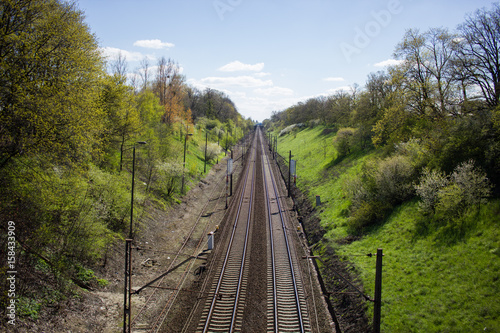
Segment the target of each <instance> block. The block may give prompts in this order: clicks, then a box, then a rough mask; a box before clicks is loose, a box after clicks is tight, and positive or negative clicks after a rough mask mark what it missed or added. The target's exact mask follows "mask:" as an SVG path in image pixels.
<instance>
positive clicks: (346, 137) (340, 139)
mask: <svg viewBox="0 0 500 333" xmlns="http://www.w3.org/2000/svg"><path fill="white" fill-rule="evenodd" d="M355 134H356V129H355V128H350V127H346V128H341V129H339V130H338V132H337V135H336V136H335V138H334V139H333V145H334V147H335V149H337V152H338V157H344V156H346V155H347V154H349V153H350V152H351V149H352V147H353V145H354V138H355Z"/></svg>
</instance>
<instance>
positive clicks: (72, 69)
mask: <svg viewBox="0 0 500 333" xmlns="http://www.w3.org/2000/svg"><path fill="white" fill-rule="evenodd" d="M0 13H2V14H1V16H0V137H1V140H0V168H3V167H4V166H5V165H6V164H7V163H8V162H9V161H10V160H11V159H12V158H13V157H15V156H19V155H25V154H30V153H44V154H46V155H47V156H49V155H50V156H52V157H54V158H55V157H56V156H57V159H58V160H67V161H69V160H72V161H77V160H80V159H85V158H88V157H91V156H93V155H97V154H98V153H99V147H100V145H99V134H100V131H101V127H100V126H101V125H100V124H102V121H101V119H102V116H103V115H102V113H101V112H100V110H99V109H98V108H97V107H96V104H95V103H94V100H95V99H96V94H97V90H96V87H97V86H98V84H97V83H98V79H99V76H101V75H102V74H103V61H102V58H101V55H100V52H99V49H98V44H97V41H96V39H95V37H94V36H93V35H92V34H91V33H90V31H89V28H88V27H87V26H86V25H85V23H84V22H83V14H82V13H81V12H80V11H78V10H76V9H75V7H74V5H71V4H68V3H62V2H60V1H56V0H29V1H28V0H7V1H2V2H1V3H0Z"/></svg>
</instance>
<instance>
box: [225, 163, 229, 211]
mask: <svg viewBox="0 0 500 333" xmlns="http://www.w3.org/2000/svg"><path fill="white" fill-rule="evenodd" d="M226 172H227V171H226ZM228 182H229V175H227V174H226V209H227V194H228V193H227V192H228Z"/></svg>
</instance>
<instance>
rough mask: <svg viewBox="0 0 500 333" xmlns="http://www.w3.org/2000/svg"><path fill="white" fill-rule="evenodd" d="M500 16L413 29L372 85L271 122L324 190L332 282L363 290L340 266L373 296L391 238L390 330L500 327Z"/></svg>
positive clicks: (385, 323) (313, 184)
mask: <svg viewBox="0 0 500 333" xmlns="http://www.w3.org/2000/svg"><path fill="white" fill-rule="evenodd" d="M498 22H500V7H499V6H498V5H493V7H492V8H491V9H481V10H478V11H477V12H476V13H474V14H471V15H468V16H467V17H466V20H465V22H464V23H463V24H462V25H460V26H459V27H458V29H457V31H456V32H450V31H449V30H448V29H445V28H439V29H429V30H428V31H427V32H424V33H422V32H420V31H417V30H408V32H407V33H406V34H405V36H404V38H403V40H402V41H401V42H400V43H399V44H398V45H397V47H396V52H395V56H396V57H397V58H398V59H399V60H400V61H401V62H400V64H399V65H396V66H393V67H390V68H389V69H388V70H387V71H384V72H378V73H374V74H371V75H370V76H369V77H368V81H367V83H366V86H365V88H364V89H359V88H358V87H353V88H352V90H351V91H350V92H345V91H344V92H339V93H337V94H335V95H333V96H329V97H320V98H313V99H310V100H308V101H306V102H303V103H299V104H297V105H295V106H293V107H290V108H288V109H286V110H283V111H281V112H276V113H274V114H273V117H272V118H271V119H270V120H267V121H265V122H264V124H265V126H266V129H267V130H268V132H269V133H271V134H272V135H275V136H278V151H279V152H280V153H281V154H282V155H283V156H288V152H289V151H291V152H292V154H293V155H294V159H296V160H297V161H298V168H297V169H298V172H297V173H298V180H297V186H298V187H299V189H301V190H302V191H304V192H305V193H307V195H308V196H309V201H310V202H312V203H314V201H315V200H314V197H315V196H316V195H320V196H321V202H322V205H321V206H320V207H316V208H315V211H314V213H313V215H314V216H313V220H314V219H315V218H317V219H318V220H319V221H320V222H319V223H320V226H318V225H316V226H315V225H314V224H307V223H305V227H306V229H307V227H309V228H310V229H313V230H309V232H310V233H312V234H314V240H313V238H312V237H311V238H310V240H313V242H316V241H317V240H318V237H317V235H318V230H319V234H320V235H322V237H320V238H319V239H320V240H319V242H317V243H314V244H311V245H314V246H313V250H314V251H315V253H316V254H317V255H320V256H321V257H322V258H323V260H325V264H322V265H321V269H322V270H323V273H324V276H325V277H327V279H328V281H327V286H328V287H329V288H330V290H332V291H335V292H339V291H346V292H352V291H353V290H352V289H350V288H347V287H346V288H344V287H343V286H340V285H341V283H340V282H339V280H338V279H337V278H335V275H334V274H333V270H332V269H334V268H338V267H340V268H341V269H343V273H344V274H346V275H349V276H350V277H351V278H352V279H354V280H356V279H359V282H360V283H359V285H360V287H361V288H363V289H364V290H365V292H366V293H367V294H369V295H371V296H373V285H374V270H375V261H374V260H373V259H372V258H370V257H366V254H368V253H374V252H375V251H376V249H377V248H383V249H384V253H385V257H384V263H385V264H384V278H383V281H384V284H383V309H382V330H383V331H386V332H469V331H479V330H481V331H491V332H495V331H498V330H499V329H500V328H499V326H498V323H499V322H500V321H499V319H500V318H499V313H500V312H499V311H498V310H499V309H498V307H497V306H496V305H495V304H496V303H497V302H496V298H498V296H499V295H500V294H499V288H500V281H499V277H500V275H499V269H500V258H499V251H500V250H499V248H500V229H499V225H498V221H499V220H498V213H499V212H500V202H499V201H498V193H499V189H500V187H499V185H500V179H499V178H498V177H499V175H500V170H499V169H498V167H499V165H500V164H499V163H498V162H499V156H500V150H499V149H498V148H499V147H500V144H499V143H500V127H499V121H498V119H499V97H500V96H499V92H500V89H498V87H500V81H499V80H498V78H499V77H500V76H499V74H500V73H499V72H498V68H500V67H499V66H498V63H497V59H499V55H500V54H499V52H500V50H498V48H495V46H494V45H496V42H497V41H498V40H499V39H500V35H499V33H498V32H499V31H500V30H498V29H497V27H498ZM359 255H365V256H359ZM339 260H340V261H339ZM337 262H340V264H337ZM355 283H356V282H355ZM339 286H340V287H339ZM339 288H340V290H339ZM331 299H332V300H333V301H334V303H335V305H336V306H337V307H338V308H343V307H345V308H348V307H349V306H351V305H352V303H353V299H351V298H349V297H348V296H347V295H346V294H337V293H334V294H332V296H331ZM359 299H361V300H362V298H359ZM359 299H358V300H359ZM366 309H367V310H366V311H367V312H366V314H367V316H368V317H369V318H370V317H371V315H372V313H371V311H372V310H371V304H368V303H366ZM343 315H344V313H343V312H341V315H340V316H343ZM341 321H342V318H341ZM343 324H345V325H346V326H345V327H344V328H343V329H344V330H345V331H347V332H356V331H359V327H360V326H358V327H356V325H355V323H354V324H353V323H347V322H344V323H343Z"/></svg>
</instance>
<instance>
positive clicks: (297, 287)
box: [261, 143, 311, 332]
mask: <svg viewBox="0 0 500 333" xmlns="http://www.w3.org/2000/svg"><path fill="white" fill-rule="evenodd" d="M261 144H262V143H261ZM262 151H265V149H264V147H263V146H262ZM262 167H263V174H264V185H265V196H266V206H267V217H268V233H269V245H270V246H269V247H268V248H269V251H268V279H267V280H268V316H267V317H268V331H269V332H306V331H307V332H308V331H310V330H311V328H310V324H309V320H308V316H307V310H306V308H307V306H306V301H305V295H304V291H303V287H302V283H301V278H300V275H299V271H300V269H299V268H298V265H297V262H296V258H295V256H294V255H293V253H294V252H293V244H292V242H290V241H289V239H288V235H287V232H288V223H287V222H286V216H285V214H284V209H283V208H282V206H283V205H282V203H281V202H280V194H279V191H278V188H277V184H276V181H275V178H274V175H273V172H272V168H271V161H270V159H269V156H268V155H267V154H263V155H262Z"/></svg>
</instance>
